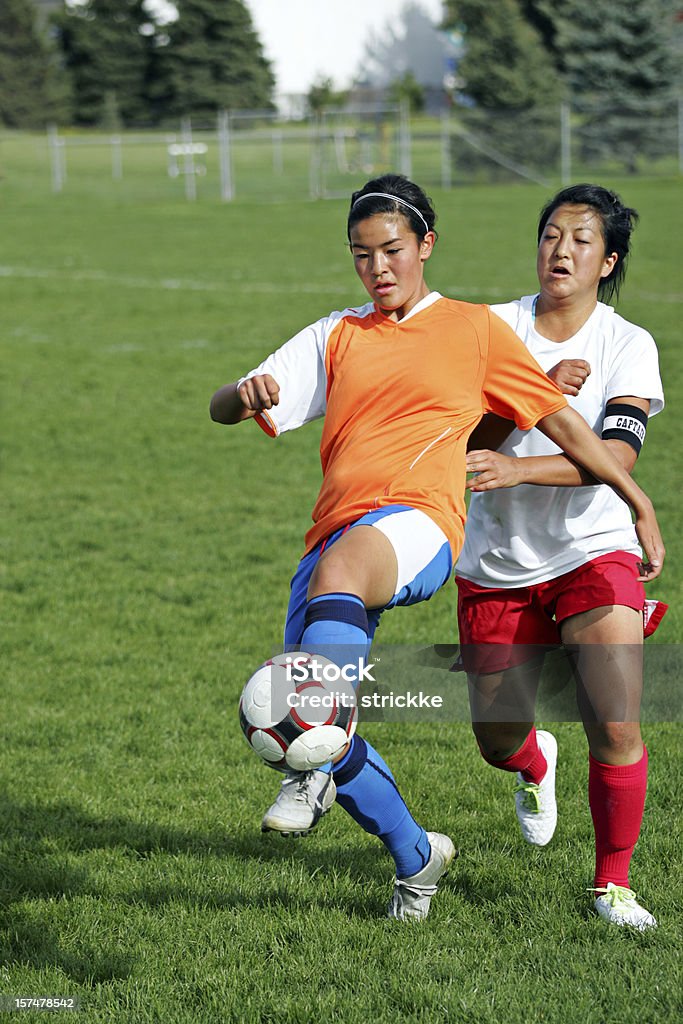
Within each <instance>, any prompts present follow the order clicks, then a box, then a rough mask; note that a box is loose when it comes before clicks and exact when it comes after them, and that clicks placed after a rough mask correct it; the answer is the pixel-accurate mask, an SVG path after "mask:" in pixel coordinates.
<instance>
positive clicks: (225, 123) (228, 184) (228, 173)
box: [218, 110, 235, 203]
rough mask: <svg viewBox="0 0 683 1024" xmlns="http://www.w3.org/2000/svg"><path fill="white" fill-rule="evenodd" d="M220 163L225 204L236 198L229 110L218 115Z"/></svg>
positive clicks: (222, 196)
mask: <svg viewBox="0 0 683 1024" xmlns="http://www.w3.org/2000/svg"><path fill="white" fill-rule="evenodd" d="M218 163H219V167H220V175H221V199H222V200H223V202H224V203H229V202H230V201H231V200H232V199H234V198H235V185H234V175H233V173H232V149H231V147H230V115H229V113H228V111H227V110H221V111H219V113H218Z"/></svg>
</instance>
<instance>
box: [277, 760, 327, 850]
mask: <svg viewBox="0 0 683 1024" xmlns="http://www.w3.org/2000/svg"><path fill="white" fill-rule="evenodd" d="M336 795H337V787H336V786H335V784H334V779H333V778H332V775H331V774H330V773H329V772H321V771H319V770H317V769H316V770H315V771H310V772H288V773H287V777H286V778H285V780H284V782H283V783H282V785H281V786H280V792H279V793H278V795H277V797H276V798H275V803H273V804H271V806H270V807H269V808H268V810H267V811H266V813H265V814H264V816H263V821H262V822H261V831H262V832H279V833H280V835H283V836H292V837H293V838H295V839H296V838H298V837H299V836H307V835H308V833H309V832H311V831H312V830H313V829H314V828H315V826H316V825H317V824H318V822H319V821H320V819H321V818H322V816H323V814H327V812H328V811H329V809H330V807H331V806H332V804H333V803H334V800H335V797H336Z"/></svg>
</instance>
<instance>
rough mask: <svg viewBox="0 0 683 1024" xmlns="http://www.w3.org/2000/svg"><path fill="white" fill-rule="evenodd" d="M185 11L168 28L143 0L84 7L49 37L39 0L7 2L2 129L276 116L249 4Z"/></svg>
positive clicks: (199, 4)
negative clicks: (266, 112) (243, 112)
mask: <svg viewBox="0 0 683 1024" xmlns="http://www.w3.org/2000/svg"><path fill="white" fill-rule="evenodd" d="M176 6H177V9H178V18H177V19H176V20H175V21H173V22H171V23H170V24H167V25H164V24H160V23H159V21H158V20H155V18H154V16H153V15H152V14H151V13H150V11H148V10H147V8H146V5H145V3H144V0H80V2H78V3H72V4H70V5H68V4H66V3H64V4H63V6H62V8H61V9H60V10H57V11H56V12H55V13H54V14H53V15H52V16H51V18H50V21H49V24H48V26H47V30H46V31H45V30H42V31H41V30H40V29H39V28H38V27H37V25H36V18H35V15H36V12H35V7H34V5H33V3H32V2H31V0H0V122H2V123H4V124H5V125H6V126H7V127H12V128H42V127H44V126H45V124H46V122H49V121H55V122H57V123H62V124H75V125H82V126H101V127H105V128H107V129H114V128H119V127H123V126H137V125H140V126H145V125H163V124H164V123H166V122H171V121H177V119H178V117H180V116H182V115H184V114H192V115H193V116H194V117H195V118H196V119H198V120H201V119H203V118H206V119H211V120H212V121H213V120H215V115H216V112H217V111H218V110H221V109H249V110H261V109H268V108H271V107H272V106H273V89H274V85H275V80H274V77H273V73H272V70H271V67H270V64H269V63H268V61H267V60H266V58H265V57H264V55H263V50H262V46H261V43H260V40H259V38H258V36H257V34H256V31H255V30H254V27H253V24H252V20H251V15H250V13H249V11H248V9H247V8H246V6H245V5H244V3H243V2H242V0H178V3H177V4H176Z"/></svg>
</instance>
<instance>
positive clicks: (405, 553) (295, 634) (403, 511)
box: [285, 505, 453, 646]
mask: <svg viewBox="0 0 683 1024" xmlns="http://www.w3.org/2000/svg"><path fill="white" fill-rule="evenodd" d="M355 526H374V527H375V529H377V530H380V531H381V532H382V533H383V534H384V535H385V537H387V539H388V540H389V541H390V542H391V545H392V547H393V549H394V551H395V552H396V560H397V563H398V576H397V582H396V592H395V594H394V596H393V597H392V599H391V601H389V603H388V604H387V605H385V606H384V608H370V609H368V626H369V630H370V632H369V640H370V641H372V638H373V636H374V634H375V630H376V629H377V626H378V624H379V619H380V616H381V614H382V612H383V611H384V610H385V608H393V607H394V606H396V605H408V604H417V603H418V602H419V601H428V600H429V598H430V597H432V595H433V594H435V593H436V592H437V590H439V589H440V587H442V586H443V585H444V583H445V582H446V581H447V580H448V578H449V576H450V575H451V571H452V568H453V556H452V554H451V546H450V544H449V542H448V539H447V537H446V534H445V533H444V532H443V530H442V529H441V528H440V527H439V526H437V525H436V523H435V522H434V521H433V520H432V519H430V517H429V516H428V515H427V514H426V512H421V511H420V510H419V509H416V508H411V507H410V506H409V505H386V506H385V507H384V508H377V509H373V511H372V512H367V513H366V514H365V515H364V516H362V518H361V519H357V520H356V521H355V522H354V523H350V524H349V525H348V526H345V527H342V528H340V529H339V530H336V531H335V532H334V533H333V534H331V535H330V536H329V537H327V538H326V539H325V540H324V541H322V542H321V543H320V544H317V545H316V546H315V547H314V548H313V549H312V550H311V551H309V552H308V553H307V554H306V555H304V557H303V558H302V559H301V561H300V562H299V565H298V568H297V570H296V572H295V573H294V576H293V577H292V583H291V596H290V599H289V608H288V609H287V622H286V625H285V645H286V646H290V645H292V646H294V645H296V644H300V643H301V637H302V635H303V632H304V615H305V614H306V595H307V592H308V584H309V581H310V579H311V576H312V574H313V570H314V569H315V567H316V565H317V564H318V560H319V558H320V556H321V555H322V554H323V552H324V551H325V550H326V549H327V548H329V547H330V545H332V544H334V543H335V541H337V540H339V538H340V537H341V536H342V534H344V533H345V532H346V531H347V530H352V529H353V528H354V527H355Z"/></svg>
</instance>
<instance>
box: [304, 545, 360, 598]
mask: <svg viewBox="0 0 683 1024" xmlns="http://www.w3.org/2000/svg"><path fill="white" fill-rule="evenodd" d="M331 554H332V553H331ZM360 589H361V587H360V583H359V580H358V578H357V576H356V574H355V573H353V572H352V571H351V566H350V565H349V563H348V562H344V560H342V559H340V558H336V557H335V558H332V557H329V558H321V560H320V561H319V562H318V564H317V565H316V567H315V569H314V570H313V573H312V575H311V579H310V582H309V584H308V600H309V601H310V600H311V599H312V598H314V597H321V596H322V595H323V594H359V590H360ZM359 596H362V595H360V594H359Z"/></svg>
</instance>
